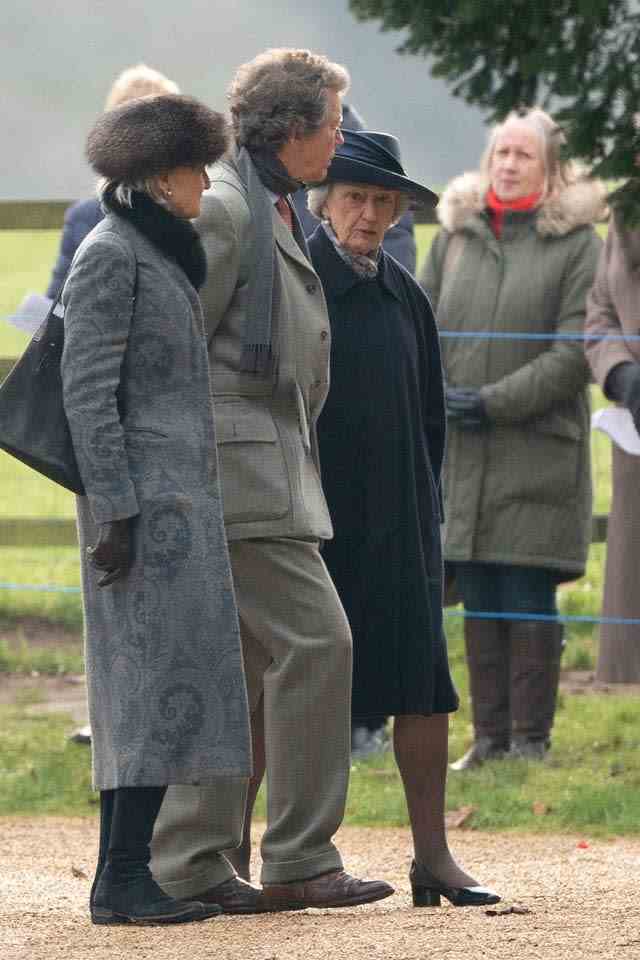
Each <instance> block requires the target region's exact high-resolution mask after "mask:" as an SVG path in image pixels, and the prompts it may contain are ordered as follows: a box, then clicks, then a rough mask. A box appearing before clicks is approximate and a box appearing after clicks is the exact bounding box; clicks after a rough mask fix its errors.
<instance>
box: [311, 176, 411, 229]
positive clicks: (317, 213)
mask: <svg viewBox="0 0 640 960" xmlns="http://www.w3.org/2000/svg"><path fill="white" fill-rule="evenodd" d="M333 186H335V184H333V183H327V184H325V185H324V186H323V187H313V188H312V189H311V190H309V192H308V193H307V206H308V207H309V210H310V211H311V213H312V214H313V215H314V217H317V218H318V220H326V221H328V220H329V218H328V217H327V216H325V213H324V205H325V203H326V202H327V198H328V196H329V191H330V189H331V187H333ZM363 186H372V187H374V186H376V184H373V183H372V184H363ZM380 189H381V190H383V189H389V190H391V189H393V188H392V187H388V188H387V187H381V188H380ZM395 193H396V194H397V197H396V211H395V214H394V217H393V220H392V221H391V223H390V224H389V226H390V227H393V226H395V224H396V223H397V222H398V220H400V219H401V218H402V217H404V215H405V213H406V212H407V210H409V209H410V207H411V197H409V196H408V195H407V194H406V193H403V192H402V191H400V190H396V191H395Z"/></svg>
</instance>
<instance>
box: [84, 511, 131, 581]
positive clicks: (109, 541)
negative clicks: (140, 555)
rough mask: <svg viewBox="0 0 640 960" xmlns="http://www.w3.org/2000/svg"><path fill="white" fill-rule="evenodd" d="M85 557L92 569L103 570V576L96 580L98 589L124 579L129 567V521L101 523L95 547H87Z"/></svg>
mask: <svg viewBox="0 0 640 960" xmlns="http://www.w3.org/2000/svg"><path fill="white" fill-rule="evenodd" d="M87 556H88V558H89V563H90V564H91V566H92V567H94V568H95V569H96V570H104V576H103V577H101V578H100V580H98V586H99V587H108V586H109V584H111V583H114V582H115V581H116V580H120V579H122V578H123V577H125V576H126V575H127V573H128V572H129V567H130V566H131V539H130V536H129V520H128V519H127V520H111V521H110V522H109V523H101V524H100V528H99V531H98V539H97V541H96V543H95V546H93V547H87Z"/></svg>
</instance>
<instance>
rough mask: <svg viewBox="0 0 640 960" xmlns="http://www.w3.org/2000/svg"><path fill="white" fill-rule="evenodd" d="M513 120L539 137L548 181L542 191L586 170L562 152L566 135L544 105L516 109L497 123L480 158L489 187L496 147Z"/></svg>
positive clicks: (556, 187) (549, 190) (551, 191)
mask: <svg viewBox="0 0 640 960" xmlns="http://www.w3.org/2000/svg"><path fill="white" fill-rule="evenodd" d="M511 123H520V124H524V125H525V126H526V127H528V128H529V129H530V130H531V132H532V133H534V134H535V136H536V137H537V138H538V141H539V143H540V155H541V158H542V165H543V168H544V185H543V189H542V194H543V196H544V197H548V196H551V195H553V194H556V193H558V192H560V191H561V190H563V189H565V187H567V186H569V184H570V183H574V182H575V181H576V180H577V179H579V178H580V176H581V175H583V174H584V171H583V170H582V169H581V168H580V167H579V166H578V165H577V164H576V163H574V162H573V161H572V160H566V159H565V158H564V157H563V156H562V148H563V147H564V145H565V144H566V138H565V136H564V133H563V131H562V127H560V126H559V125H558V124H557V123H556V122H555V120H554V119H553V118H552V117H550V116H549V114H548V113H546V112H545V111H544V110H542V109H541V108H540V107H531V108H530V109H527V110H521V111H519V110H512V111H511V113H509V114H508V115H507V116H506V117H505V119H504V120H503V122H502V123H499V124H497V126H495V127H494V128H493V129H492V130H491V132H490V134H489V140H488V142H487V146H486V148H485V151H484V153H483V154H482V159H481V160H480V174H481V176H482V179H483V180H484V182H485V185H486V188H487V189H488V187H489V184H490V182H491V172H490V171H491V161H492V160H493V154H494V152H495V148H496V142H497V140H498V137H499V136H500V135H501V134H502V133H503V132H504V130H505V128H506V127H507V126H508V125H509V124H511Z"/></svg>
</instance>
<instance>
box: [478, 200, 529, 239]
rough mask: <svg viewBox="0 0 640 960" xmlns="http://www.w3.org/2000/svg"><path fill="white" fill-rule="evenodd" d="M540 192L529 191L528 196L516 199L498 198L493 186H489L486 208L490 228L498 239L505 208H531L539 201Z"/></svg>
mask: <svg viewBox="0 0 640 960" xmlns="http://www.w3.org/2000/svg"><path fill="white" fill-rule="evenodd" d="M541 196H542V193H530V194H529V196H528V197H518V199H517V200H499V199H498V197H497V196H496V195H495V192H494V189H493V187H489V190H488V192H487V196H486V203H487V209H488V210H489V218H490V220H491V229H492V230H493V232H494V233H495V235H496V237H498V239H500V234H501V233H502V224H503V222H504V215H505V212H506V211H507V210H520V211H522V210H533V208H534V207H535V206H536V205H537V204H538V203H539V201H540V197H541Z"/></svg>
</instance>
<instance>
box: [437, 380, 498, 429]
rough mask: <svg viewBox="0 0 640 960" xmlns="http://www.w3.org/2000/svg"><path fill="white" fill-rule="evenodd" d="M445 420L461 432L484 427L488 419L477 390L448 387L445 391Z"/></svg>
mask: <svg viewBox="0 0 640 960" xmlns="http://www.w3.org/2000/svg"><path fill="white" fill-rule="evenodd" d="M445 407H446V411H447V420H451V421H453V422H454V423H455V424H456V426H458V427H462V429H463V430H479V429H481V428H482V427H486V426H487V424H488V423H489V417H488V416H487V411H486V410H485V406H484V403H483V402H482V397H481V396H480V391H479V390H473V389H472V388H470V387H449V388H448V389H447V390H446V391H445Z"/></svg>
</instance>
